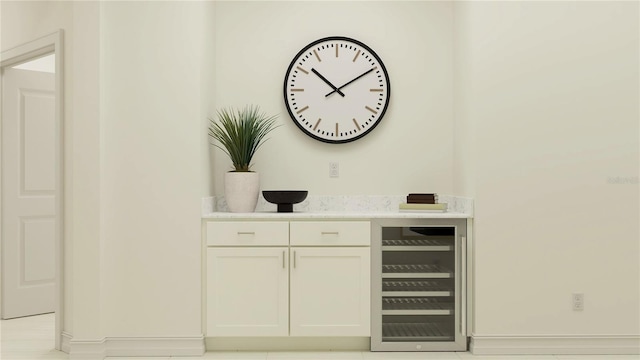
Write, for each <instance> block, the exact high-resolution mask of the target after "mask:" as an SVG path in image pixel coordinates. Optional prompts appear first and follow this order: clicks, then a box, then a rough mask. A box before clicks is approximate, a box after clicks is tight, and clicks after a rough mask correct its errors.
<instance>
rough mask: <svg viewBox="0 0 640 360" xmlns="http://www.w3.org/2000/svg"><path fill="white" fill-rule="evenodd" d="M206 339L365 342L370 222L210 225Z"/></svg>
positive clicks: (368, 333)
mask: <svg viewBox="0 0 640 360" xmlns="http://www.w3.org/2000/svg"><path fill="white" fill-rule="evenodd" d="M205 225H206V226H205V231H206V234H205V239H206V244H207V250H206V252H207V261H206V264H207V268H206V305H207V320H206V324H207V329H206V331H207V336H215V337H217V336H332V337H333V336H369V335H370V301H371V296H370V273H371V267H370V247H369V246H370V241H371V230H370V223H369V222H368V221H351V222H349V221H344V222H342V221H326V222H324V221H291V222H288V221H274V222H259V221H237V222H223V221H220V222H218V221H208V222H207V223H206V224H205Z"/></svg>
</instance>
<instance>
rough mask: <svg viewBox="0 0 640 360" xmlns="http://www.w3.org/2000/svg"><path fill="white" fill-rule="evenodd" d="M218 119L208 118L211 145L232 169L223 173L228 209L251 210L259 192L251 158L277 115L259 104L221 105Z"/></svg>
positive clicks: (269, 130)
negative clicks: (270, 114)
mask: <svg viewBox="0 0 640 360" xmlns="http://www.w3.org/2000/svg"><path fill="white" fill-rule="evenodd" d="M217 115H218V116H217V117H218V119H217V121H216V120H215V119H209V137H210V138H211V139H212V140H215V141H216V142H212V144H213V145H214V146H215V147H217V148H219V149H221V150H222V151H224V152H225V153H226V154H227V155H229V158H230V159H231V162H232V163H233V167H234V168H235V169H234V170H232V171H229V172H227V173H226V174H225V177H224V194H225V199H226V201H227V206H228V207H229V210H230V211H231V212H253V211H255V208H256V204H257V203H258V195H259V194H260V177H259V175H258V173H257V172H254V171H251V165H252V164H251V160H252V159H253V156H254V155H255V154H256V151H257V150H258V149H259V148H260V147H261V146H262V145H263V144H264V142H265V141H266V140H267V138H266V135H267V134H269V133H270V132H271V131H273V130H274V129H275V128H277V127H278V126H277V125H276V122H275V120H276V118H277V116H275V115H274V116H268V115H266V114H265V113H263V112H261V111H260V108H259V107H258V106H253V105H252V106H246V107H245V108H243V109H233V108H231V109H227V108H223V109H221V110H218V111H217Z"/></svg>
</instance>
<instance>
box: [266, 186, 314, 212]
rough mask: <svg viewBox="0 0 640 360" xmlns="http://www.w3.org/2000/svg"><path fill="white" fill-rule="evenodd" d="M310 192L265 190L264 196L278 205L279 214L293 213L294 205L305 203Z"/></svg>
mask: <svg viewBox="0 0 640 360" xmlns="http://www.w3.org/2000/svg"><path fill="white" fill-rule="evenodd" d="M308 193H309V192H308V191H306V190H264V191H263V192H262V196H264V199H265V200H267V201H268V202H270V203H272V204H277V205H278V212H293V204H297V203H299V202H303V201H304V199H306V198H307V194H308Z"/></svg>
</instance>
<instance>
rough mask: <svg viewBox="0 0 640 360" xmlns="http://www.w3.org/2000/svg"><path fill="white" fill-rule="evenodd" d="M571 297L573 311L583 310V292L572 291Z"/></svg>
mask: <svg viewBox="0 0 640 360" xmlns="http://www.w3.org/2000/svg"><path fill="white" fill-rule="evenodd" d="M572 297H573V311H582V310H584V294H582V293H574V294H573V296H572Z"/></svg>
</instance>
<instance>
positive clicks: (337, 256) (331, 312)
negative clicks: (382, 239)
mask: <svg viewBox="0 0 640 360" xmlns="http://www.w3.org/2000/svg"><path fill="white" fill-rule="evenodd" d="M290 259H291V265H292V266H291V267H290V289H291V290H290V293H291V310H290V314H291V336H369V335H370V326H369V320H370V312H369V310H370V301H371V296H370V284H369V280H370V277H371V275H370V272H371V269H370V266H369V262H370V253H369V248H368V247H324V248H316V247H314V248H308V247H294V248H291V257H290Z"/></svg>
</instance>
